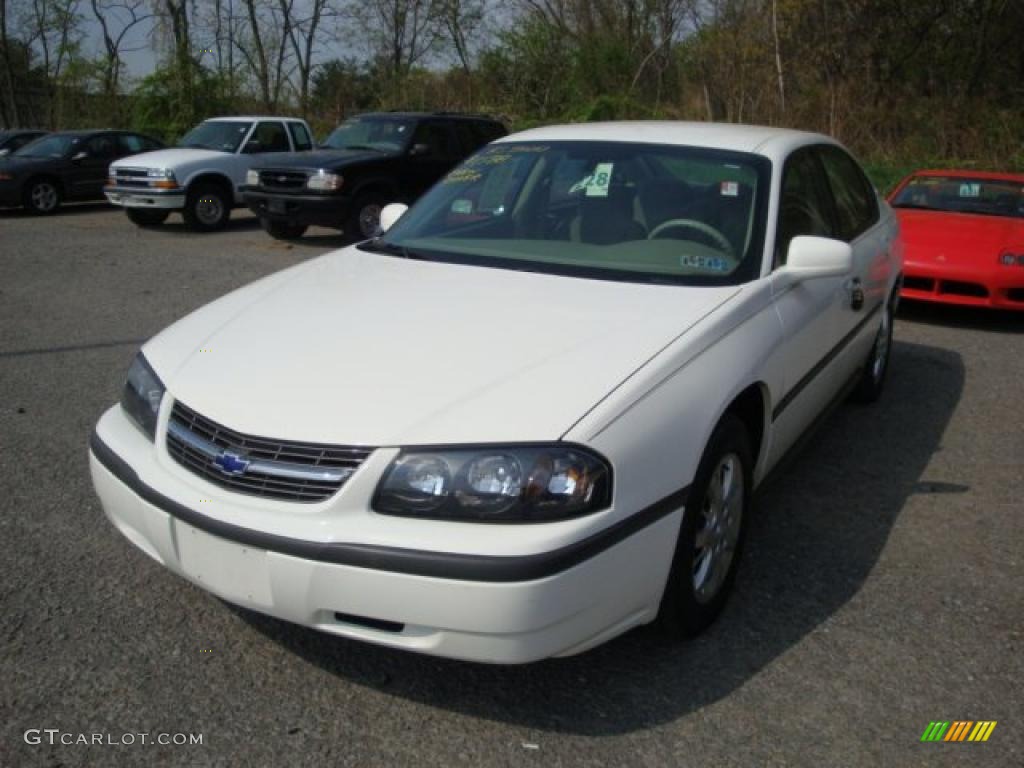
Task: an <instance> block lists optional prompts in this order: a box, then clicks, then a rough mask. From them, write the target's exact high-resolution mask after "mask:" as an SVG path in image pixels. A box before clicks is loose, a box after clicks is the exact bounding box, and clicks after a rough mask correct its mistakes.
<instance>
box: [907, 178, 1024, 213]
mask: <svg viewBox="0 0 1024 768" xmlns="http://www.w3.org/2000/svg"><path fill="white" fill-rule="evenodd" d="M892 206H893V208H920V209H922V210H927V211H949V212H952V213H974V214H980V215H982V216H1007V217H1010V218H1024V183H1022V182H1020V181H1013V180H1010V179H998V178H976V177H973V176H914V177H913V178H912V179H910V181H908V182H907V183H906V185H905V186H904V187H903V189H901V190H900V191H899V193H898V194H897V195H896V197H895V198H893V201H892Z"/></svg>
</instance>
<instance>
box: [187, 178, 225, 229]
mask: <svg viewBox="0 0 1024 768" xmlns="http://www.w3.org/2000/svg"><path fill="white" fill-rule="evenodd" d="M181 213H182V215H183V216H184V217H185V223H186V224H187V225H188V226H189V229H194V230H195V231H197V232H214V231H216V230H218V229H222V228H223V227H224V225H225V224H227V223H228V219H229V218H230V217H231V197H230V193H229V192H228V190H227V189H225V187H223V186H222V185H220V184H197V185H196V186H195V187H193V188H192V189H190V190H189V192H188V195H187V196H186V198H185V208H184V210H183V211H182V212H181Z"/></svg>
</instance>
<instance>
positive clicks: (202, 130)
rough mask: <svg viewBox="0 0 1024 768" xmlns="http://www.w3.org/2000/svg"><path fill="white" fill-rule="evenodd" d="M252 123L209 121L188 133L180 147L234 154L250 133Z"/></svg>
mask: <svg viewBox="0 0 1024 768" xmlns="http://www.w3.org/2000/svg"><path fill="white" fill-rule="evenodd" d="M251 127H252V123H250V122H244V121H235V120H207V121H206V122H205V123H200V124H199V125H197V126H196V127H195V128H193V129H192V130H191V131H189V132H188V133H186V134H185V135H184V136H183V137H182V139H181V141H180V142H178V146H180V147H190V148H194V149H211V150H215V151H217V152H234V151H235V150H236V149H238V145H239V144H241V143H242V139H244V138H245V135H246V134H247V133H248V132H249V128H251Z"/></svg>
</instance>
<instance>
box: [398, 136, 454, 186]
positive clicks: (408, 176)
mask: <svg viewBox="0 0 1024 768" xmlns="http://www.w3.org/2000/svg"><path fill="white" fill-rule="evenodd" d="M461 159H462V152H461V150H460V149H459V144H458V140H457V138H456V137H455V133H454V131H453V130H452V125H451V123H450V122H449V121H447V120H423V121H422V122H421V123H420V124H419V125H418V126H416V130H415V132H414V133H413V135H412V141H411V142H410V143H409V149H408V150H407V157H406V162H405V179H403V182H404V183H403V184H402V187H403V189H404V190H407V191H408V192H410V193H411V194H412V197H413V199H415V198H417V197H419V196H420V195H422V194H423V193H424V192H426V191H427V190H428V189H429V188H430V187H431V186H433V185H434V182H436V181H437V180H438V179H440V178H441V177H442V176H444V175H445V174H446V173H448V171H450V170H451V169H452V168H453V167H454V166H455V165H456V164H457V163H458V162H459V160H461Z"/></svg>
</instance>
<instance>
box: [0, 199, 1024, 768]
mask: <svg viewBox="0 0 1024 768" xmlns="http://www.w3.org/2000/svg"><path fill="white" fill-rule="evenodd" d="M340 244H341V238H340V237H338V236H336V235H333V234H331V233H330V232H328V231H326V230H321V231H316V232H314V233H313V235H312V236H310V237H307V238H305V239H304V240H303V241H302V242H301V243H298V244H295V245H291V244H283V243H279V242H276V241H273V240H271V239H270V238H269V237H267V236H266V235H265V234H264V233H263V232H262V231H261V230H260V229H259V227H258V226H257V225H256V222H255V220H254V219H252V218H250V217H247V216H244V215H242V214H239V213H236V215H235V220H234V221H233V223H232V225H231V226H230V227H229V228H228V229H227V230H226V231H224V232H220V233H217V234H214V235H205V236H204V235H195V234H192V233H189V232H186V231H185V230H184V228H183V227H182V225H181V223H180V220H178V219H176V218H175V219H172V220H171V222H170V223H169V224H168V225H167V226H166V227H164V228H162V229H160V230H155V231H143V230H139V229H137V228H136V227H134V226H132V225H131V224H130V223H129V222H128V221H127V220H126V218H125V217H124V215H123V214H122V213H121V212H119V211H116V210H112V209H110V208H108V207H106V206H104V205H90V206H79V207H74V208H69V209H67V210H65V211H63V212H61V213H59V214H57V215H55V216H53V217H50V218H45V219H41V218H33V217H29V216H27V215H24V214H22V213H20V212H0V392H2V398H0V491H2V496H0V552H2V560H0V563H2V566H0V601H2V602H0V606H2V609H3V629H2V640H0V643H2V645H0V648H2V651H0V693H2V695H0V715H2V720H3V726H2V733H0V766H35V765H98V766H110V765H121V764H124V765H249V766H264V765H266V766H270V765H273V766H281V765H315V764H321V763H322V764H330V765H353V766H406V765H408V766H435V765H436V766H451V765H472V766H491V765H509V766H533V765H538V766H540V765H542V766H626V765H630V766H632V765H643V766H690V765H694V766H696V765H700V766H744V768H747V767H750V766H776V765H778V766H783V765H801V766H802V765H807V766H916V765H921V766H925V765H927V766H933V765H965V766H966V765H970V766H989V765H991V766H1021V765H1024V719H1022V718H1024V694H1022V692H1021V684H1022V683H1024V637H1022V634H1024V586H1022V585H1024V524H1022V507H1024V505H1022V504H1021V495H1022V492H1024V415H1022V409H1021V391H1022V390H1021V386H1022V382H1024V316H1022V317H1020V318H1015V317H1013V316H1008V315H991V314H978V313H965V312H953V311H949V310H933V309H928V308H921V307H904V309H903V310H902V311H901V317H900V321H899V322H898V324H897V327H896V345H895V348H894V358H893V369H892V372H891V377H890V380H889V384H888V389H887V391H886V393H885V395H884V396H883V399H882V401H881V402H880V403H879V404H877V405H876V406H872V407H866V408H865V407H856V406H852V405H844V406H842V407H841V408H839V409H838V410H837V411H836V413H835V414H834V415H833V416H832V417H831V418H830V419H829V420H828V421H827V422H825V424H824V425H823V427H822V428H821V429H820V430H819V431H818V432H817V433H816V434H815V435H814V436H813V437H812V438H811V439H810V441H809V442H808V444H807V446H806V448H805V449H804V450H803V451H802V452H801V453H800V454H798V455H797V456H796V457H795V458H794V459H793V460H792V461H791V462H789V463H788V464H787V466H786V467H785V468H784V470H783V471H782V472H780V473H779V474H778V475H777V476H776V478H775V479H774V481H773V482H771V483H770V484H769V485H768V486H767V487H766V488H764V489H763V492H762V493H761V497H760V501H759V506H758V513H759V514H758V516H757V517H756V518H755V519H754V520H753V523H752V527H751V530H750V536H749V539H748V549H747V553H746V555H747V557H746V559H745V561H744V563H743V567H742V569H741V571H740V576H739V581H738V584H737V587H738V589H737V593H736V595H735V597H734V599H733V601H732V602H731V604H730V605H729V607H728V608H727V610H726V612H725V614H724V616H723V617H722V619H721V620H720V621H719V622H718V623H717V624H716V625H715V626H714V627H713V628H712V630H711V631H710V632H708V633H707V634H706V635H705V636H703V637H702V638H700V639H699V640H697V641H695V642H692V643H690V644H688V645H685V646H674V645H670V644H668V643H666V642H664V641H663V640H661V639H660V638H659V637H658V635H657V634H656V633H654V632H652V631H650V630H639V631H635V632H633V633H630V634H629V635H627V636H625V637H623V638H620V639H619V640H616V641H614V642H612V643H610V644H608V645H606V646H604V647H601V648H598V649H597V650H595V651H592V652H590V653H587V654H584V655H582V656H579V657H575V658H571V659H564V660H553V661H548V662H543V663H540V664H535V665H531V666H527V667H518V668H497V667H485V666H478V665H471V664H464V663H459V662H452V661H445V660H439V659H433V658H429V657H423V656H417V655H412V654H407V653H402V652H397V651H391V650H386V649H381V648H377V647H374V646H370V645H365V644H361V643H357V642H350V641H346V640H341V639H337V638H334V637H329V636H326V635H321V634H318V633H316V632H313V631H310V630H306V629H302V628H298V627H295V626H291V625H288V624H284V623H282V622H279V621H276V620H273V619H269V618H264V617H261V616H259V615H256V614H252V613H248V612H245V611H243V610H241V609H236V608H232V607H230V606H228V605H227V604H225V603H222V602H220V601H219V600H217V599H216V598H214V597H212V596H211V595H209V594H207V593H206V592H203V591H201V590H199V589H196V588H194V587H192V586H190V585H189V584H187V583H186V582H184V581H182V580H181V579H179V578H177V577H176V576H174V575H172V574H171V573H169V572H167V571H165V570H163V569H162V568H160V567H159V566H158V565H156V564H155V563H153V562H152V561H150V560H149V559H148V558H147V557H146V556H145V555H143V554H142V553H141V552H139V551H138V550H136V549H135V548H134V547H133V546H132V545H131V544H129V543H128V542H127V541H126V540H125V539H123V538H122V537H121V535H120V534H118V533H117V532H116V531H115V530H114V528H113V527H112V526H111V525H110V524H108V523H107V521H106V520H105V518H104V517H103V513H102V511H101V510H100V507H99V503H98V501H97V499H96V498H95V496H94V495H93V492H92V488H91V484H90V481H89V474H88V465H87V461H86V455H87V454H86V441H87V439H88V436H89V433H90V431H91V429H92V426H93V424H94V423H95V421H96V419H97V417H98V416H99V415H100V413H101V412H102V411H103V410H104V409H105V408H106V407H108V406H109V405H110V404H111V403H113V402H114V401H116V399H117V398H118V397H119V393H120V388H121V385H122V378H123V374H124V372H125V370H126V368H127V366H128V364H129V362H130V361H131V359H132V357H133V355H134V354H135V351H136V350H137V349H138V347H139V345H140V344H141V342H142V341H143V340H144V339H146V338H147V337H149V336H151V335H152V334H154V333H155V332H157V331H158V330H160V329H161V328H163V327H164V326H166V325H167V324H169V323H170V322H172V321H174V320H175V319H177V318H179V317H181V316H182V315H184V314H185V313H187V312H189V311H190V310H192V309H194V308H196V307H199V306H200V305H202V304H204V303H206V302H207V301H209V300H211V299H213V298H216V297H217V296H219V295H221V294H223V293H225V292H226V291H228V290H230V289H232V288H235V287H237V286H240V285H242V284H244V283H247V282H249V281H251V280H253V279H255V278H257V277H260V276H262V275H265V274H267V273H270V272H273V271H275V270H278V269H281V268H283V267H286V266H289V265H291V264H293V263H295V262H297V261H300V260H303V259H308V258H313V257H315V256H316V255H318V254H320V253H323V252H324V251H326V250H329V249H332V248H335V247H338V246H339V245H340ZM598 586H599V585H598ZM933 720H950V721H952V720H975V721H976V720H995V721H997V722H998V726H997V727H996V728H995V730H994V731H993V733H992V736H991V738H990V739H989V741H988V742H986V743H984V744H972V743H961V744H951V743H937V744H930V743H929V744H922V743H920V741H919V739H920V737H921V734H922V732H923V731H924V729H925V727H926V726H927V725H928V723H929V722H930V721H933ZM30 729H40V730H42V729H59V730H60V731H61V732H62V733H65V734H71V735H72V736H74V737H76V738H77V736H78V735H79V734H86V735H91V734H96V733H99V734H103V735H104V739H105V740H113V741H116V742H120V741H122V740H123V736H124V735H125V734H141V733H147V734H150V736H149V738H150V739H155V738H156V734H158V733H168V734H176V733H185V734H202V739H203V743H202V744H201V745H181V746H156V745H143V744H141V743H140V739H139V737H138V736H137V735H136V736H135V737H134V738H135V740H136V743H134V744H128V745H126V744H120V743H118V744H115V745H108V744H103V745H99V744H93V745H84V744H70V745H61V744H60V743H56V744H53V745H51V744H49V743H48V742H47V740H46V734H45V733H44V734H42V743H40V744H28V743H26V739H25V732H26V731H28V730H30ZM58 742H59V740H58Z"/></svg>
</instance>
